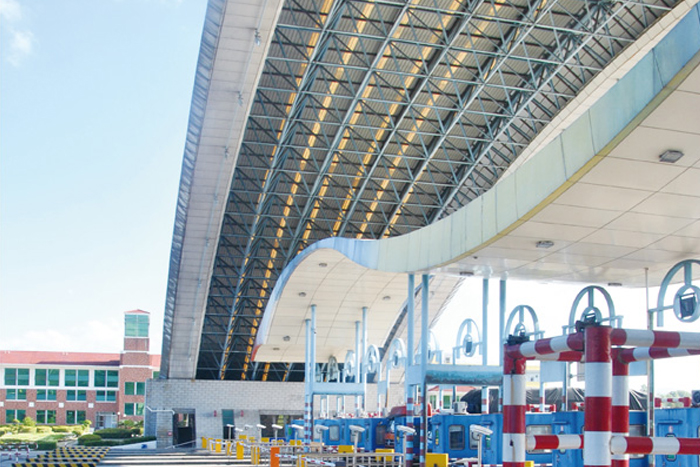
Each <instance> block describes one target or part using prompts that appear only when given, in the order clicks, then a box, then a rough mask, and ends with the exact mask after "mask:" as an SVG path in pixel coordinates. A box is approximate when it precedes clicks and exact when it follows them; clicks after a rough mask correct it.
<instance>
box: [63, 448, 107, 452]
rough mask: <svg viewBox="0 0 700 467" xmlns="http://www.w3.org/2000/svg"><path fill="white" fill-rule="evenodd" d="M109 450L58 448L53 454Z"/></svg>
mask: <svg viewBox="0 0 700 467" xmlns="http://www.w3.org/2000/svg"><path fill="white" fill-rule="evenodd" d="M108 451H109V448H58V449H54V450H53V451H51V452H104V453H106V452H108Z"/></svg>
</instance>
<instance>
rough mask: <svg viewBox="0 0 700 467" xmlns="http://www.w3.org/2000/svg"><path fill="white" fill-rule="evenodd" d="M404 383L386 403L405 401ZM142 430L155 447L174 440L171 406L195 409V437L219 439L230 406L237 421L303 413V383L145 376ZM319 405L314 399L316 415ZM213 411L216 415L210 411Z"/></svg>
mask: <svg viewBox="0 0 700 467" xmlns="http://www.w3.org/2000/svg"><path fill="white" fill-rule="evenodd" d="M367 392H368V394H367V405H366V407H367V411H368V412H374V411H375V410H376V406H377V403H376V385H373V384H370V385H368V387H367ZM402 398H403V385H394V386H392V397H391V404H390V405H397V404H403V402H399V401H400V400H402ZM354 404H355V403H354V397H347V398H346V404H345V409H346V411H348V412H351V411H353V409H354ZM146 406H147V408H146V413H145V416H146V427H145V429H146V434H147V435H150V436H157V438H158V447H167V446H171V445H172V444H173V411H174V412H190V413H194V414H195V429H196V440H197V442H198V444H199V440H200V439H201V437H203V436H204V437H212V438H221V437H222V434H223V419H222V417H221V413H222V410H223V409H226V410H233V411H234V417H235V424H236V426H237V427H239V428H242V427H243V426H244V425H245V424H249V425H253V426H254V425H256V424H258V423H260V416H261V415H299V416H300V418H301V415H302V414H303V412H304V383H275V382H260V381H203V380H182V379H180V380H168V379H156V380H149V381H148V383H147V385H146ZM320 408H321V402H320V398H319V397H318V396H317V397H316V398H315V405H314V409H315V412H316V414H315V416H316V417H317V416H318V411H319V410H320ZM329 409H330V412H331V413H333V412H335V410H336V401H335V397H333V396H331V397H329ZM214 411H216V415H215V414H214Z"/></svg>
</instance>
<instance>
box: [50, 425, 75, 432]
mask: <svg viewBox="0 0 700 467" xmlns="http://www.w3.org/2000/svg"><path fill="white" fill-rule="evenodd" d="M72 430H73V427H72V426H66V425H57V426H55V427H53V432H54V433H70V432H71V431H72Z"/></svg>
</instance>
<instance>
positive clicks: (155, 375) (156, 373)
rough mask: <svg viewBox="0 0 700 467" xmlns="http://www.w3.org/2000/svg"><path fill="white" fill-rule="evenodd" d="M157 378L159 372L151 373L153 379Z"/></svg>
mask: <svg viewBox="0 0 700 467" xmlns="http://www.w3.org/2000/svg"><path fill="white" fill-rule="evenodd" d="M159 376H160V371H154V372H153V379H158V377H159Z"/></svg>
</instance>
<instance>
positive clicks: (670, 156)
mask: <svg viewBox="0 0 700 467" xmlns="http://www.w3.org/2000/svg"><path fill="white" fill-rule="evenodd" d="M681 157H683V153H682V152H681V151H676V150H673V149H669V150H668V151H665V152H664V153H663V154H661V155H660V156H659V160H660V161H661V162H668V163H669V164H673V163H675V162H678V159H680V158H681Z"/></svg>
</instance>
